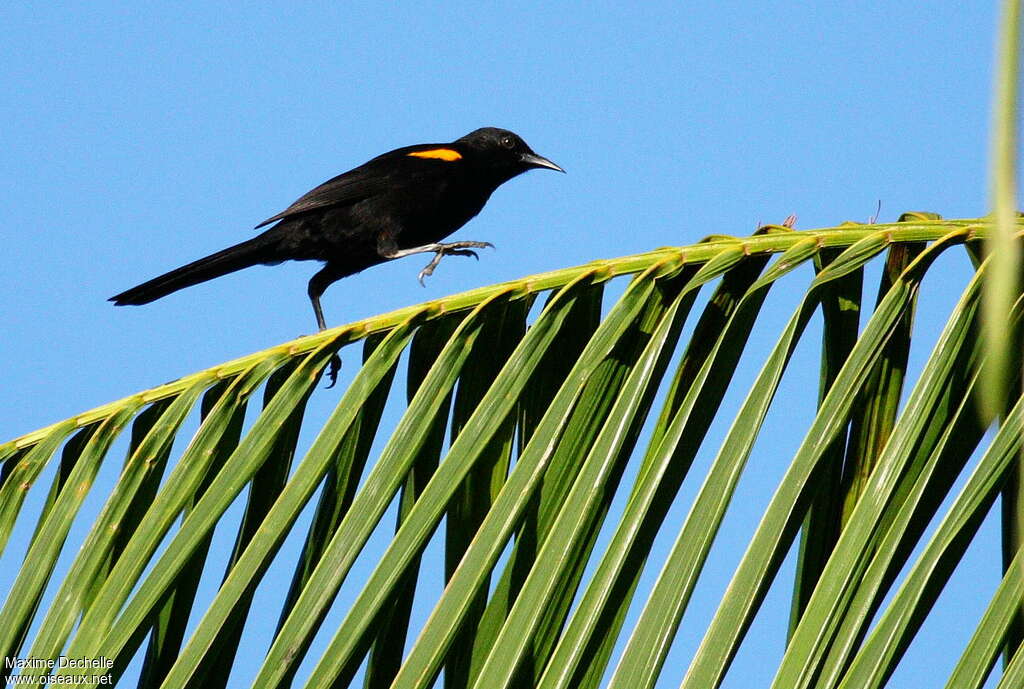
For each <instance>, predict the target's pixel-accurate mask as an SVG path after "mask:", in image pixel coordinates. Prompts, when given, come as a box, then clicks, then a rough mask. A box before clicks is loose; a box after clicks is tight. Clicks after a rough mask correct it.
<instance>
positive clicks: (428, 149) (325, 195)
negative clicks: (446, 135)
mask: <svg viewBox="0 0 1024 689" xmlns="http://www.w3.org/2000/svg"><path fill="white" fill-rule="evenodd" d="M532 168H548V169H550V170H558V171H559V172H565V171H564V170H562V168H560V167H559V166H557V165H555V164H554V163H553V162H551V161H550V160H548V159H547V158H543V157H541V156H539V155H537V154H536V153H534V152H533V151H532V150H531V149H530V147H529V146H527V145H526V142H525V141H523V140H522V139H521V138H520V137H519V136H517V135H516V134H514V133H512V132H510V131H507V130H505V129H496V128H494V127H485V128H483V129H477V130H476V131H473V132H470V133H469V134H467V135H466V136H464V137H462V138H461V139H456V140H455V141H452V142H451V143H447V144H420V145H418V146H406V147H405V148H398V149H395V150H394V151H391V152H389V153H385V154H383V155H380V156H377V157H376V158H374V159H373V160H371V161H369V162H367V163H364V164H363V165H360V166H359V167H357V168H355V169H354V170H349V171H348V172H346V173H344V174H341V175H338V176H337V177H335V178H334V179H331V180H328V181H326V182H324V183H323V184H321V185H320V186H318V187H316V188H315V189H313V190H312V191H310V192H308V193H307V194H305V195H304V196H302V197H301V198H300V199H299V200H297V201H296V202H295V203H293V204H292V205H291V206H289V207H288V208H287V209H285V210H284V211H282V212H280V213H278V214H277V215H275V216H273V217H272V218H268V219H266V220H264V221H263V222H261V223H260V224H259V225H257V226H256V227H257V228H260V227H263V226H265V225H269V224H271V223H277V224H275V225H274V226H273V227H271V228H270V229H268V230H266V231H264V232H263V233H262V234H260V235H258V236H256V237H253V238H252V239H249V240H247V241H244V242H242V243H241V244H236V245H235V246H232V247H228V248H227V249H224V250H223V251H218V252H217V253H215V254H211V255H210V256H207V257H206V258H201V259H199V260H198V261H193V262H192V263H189V264H188V265H185V266H182V267H181V268H176V269H175V270H172V271H171V272H169V273H165V274H164V275H161V276H160V277H156V278H153V279H152V280H149V281H148V282H144V283H142V284H141V285H138V286H137V287H132V288H131V289H129V290H127V291H124V292H122V293H121V294H118V295H117V296H114V297H111V298H110V301H112V302H114V303H115V304H117V305H123V304H148V303H149V302H151V301H154V300H156V299H159V298H160V297H163V296H166V295H168V294H170V293H171V292H176V291H178V290H179V289H182V288H184V287H189V286H191V285H195V284H198V283H200V282H205V281H207V280H212V279H213V278H216V277H220V276H221V275H225V274H227V273H231V272H234V271H236V270H240V269H242V268H248V267H249V266H253V265H257V264H270V265H273V264H277V263H280V262H282V261H288V260H297V261H323V262H324V264H325V265H324V267H323V268H321V269H320V271H319V272H318V273H316V275H314V276H313V278H312V279H311V280H310V281H309V289H308V292H309V299H310V301H311V302H312V303H313V312H314V313H315V314H316V323H317V326H318V327H319V328H320V330H323V329H324V328H326V327H327V325H326V323H325V322H324V315H323V310H322V309H321V308H320V295H322V294H323V293H324V290H326V289H327V287H328V286H329V285H330V284H331V283H333V282H335V281H337V280H340V279H341V278H343V277H347V276H349V275H352V274H354V273H358V272H359V271H361V270H364V269H366V268H369V267H370V266H374V265H377V264H378V263H383V262H384V261H390V260H392V259H395V258H402V257H403V256H409V255H412V254H422V253H433V254H434V258H433V259H432V260H431V261H430V263H428V264H427V266H426V267H425V268H424V269H423V270H422V271H420V274H419V279H420V282H421V283H422V282H423V278H424V277H426V276H428V275H430V274H431V273H433V272H434V268H436V267H437V264H438V263H439V262H440V261H441V258H442V257H444V256H445V255H446V254H451V255H454V256H474V257H475V256H476V252H474V251H473V249H479V248H484V247H489V246H492V245H491V244H490V243H488V242H472V241H462V242H451V243H448V244H441V243H440V242H441V240H442V239H444V238H445V237H447V236H448V235H450V234H451V233H452V232H454V231H455V230H457V229H459V228H460V227H462V226H463V225H464V224H466V222H467V221H468V220H469V219H470V218H472V217H473V216H475V215H476V214H477V213H479V212H480V209H482V208H483V207H484V204H485V203H486V202H487V199H488V198H490V196H491V193H492V192H494V190H495V189H497V188H498V187H499V186H501V185H502V184H504V183H505V182H507V181H508V180H510V179H512V178H513V177H515V176H516V175H519V174H521V173H523V172H526V171H527V170H530V169H532Z"/></svg>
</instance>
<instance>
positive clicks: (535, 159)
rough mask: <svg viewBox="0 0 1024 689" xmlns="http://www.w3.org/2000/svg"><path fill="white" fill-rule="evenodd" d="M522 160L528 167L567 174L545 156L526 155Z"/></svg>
mask: <svg viewBox="0 0 1024 689" xmlns="http://www.w3.org/2000/svg"><path fill="white" fill-rule="evenodd" d="M520 160H521V161H522V162H523V163H524V164H525V165H526V166H527V167H531V168H532V167H546V168H547V169H549V170H555V171H557V172H565V170H563V169H562V168H560V167H558V166H557V165H555V164H554V163H552V162H551V161H550V160H548V159H547V158H545V157H543V156H539V155H537V154H536V153H524V154H523V156H522V157H521V158H520Z"/></svg>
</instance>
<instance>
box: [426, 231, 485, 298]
mask: <svg viewBox="0 0 1024 689" xmlns="http://www.w3.org/2000/svg"><path fill="white" fill-rule="evenodd" d="M437 247H438V248H437V249H436V250H435V251H434V258H432V259H430V263H428V264H427V265H426V266H424V267H423V270H421V271H420V273H419V275H417V276H416V277H417V279H418V280H419V281H420V284H421V285H423V286H424V287H426V286H427V285H426V283H425V282H423V278H425V277H428V276H430V275H433V274H434V268H437V264H439V263H440V262H441V259H442V258H444V257H445V256H472V257H473V258H475V259H477V260H480V257H479V256H478V255H477V253H476V252H475V251H473V249H486V248H491V249H493V248H494V245H493V244H491V243H490V242H470V241H467V242H450V243H448V244H438V245H437Z"/></svg>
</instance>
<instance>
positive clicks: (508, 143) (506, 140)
mask: <svg viewBox="0 0 1024 689" xmlns="http://www.w3.org/2000/svg"><path fill="white" fill-rule="evenodd" d="M501 145H502V146H504V147H505V148H515V145H516V141H515V139H513V138H512V137H511V136H503V137H501Z"/></svg>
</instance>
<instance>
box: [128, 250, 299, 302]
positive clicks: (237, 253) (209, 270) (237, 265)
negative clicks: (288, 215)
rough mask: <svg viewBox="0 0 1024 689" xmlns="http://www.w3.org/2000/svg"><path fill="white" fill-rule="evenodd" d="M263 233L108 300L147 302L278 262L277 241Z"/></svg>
mask: <svg viewBox="0 0 1024 689" xmlns="http://www.w3.org/2000/svg"><path fill="white" fill-rule="evenodd" d="M268 234H269V233H264V234H261V235H259V236H258V237H253V238H252V239H249V240H247V241H244V242H242V243H241V244H235V245H234V246H229V247H228V248H227V249H224V250H223V251H218V252H217V253H215V254H210V255H209V256H207V257H205V258H201V259H199V260H198V261H193V262H192V263H189V264H188V265H185V266H182V267H180V268H175V269H174V270H172V271H170V272H169V273H164V274H163V275H161V276H159V277H155V278H153V279H152V280H147V281H146V282H143V283H142V284H141V285H136V286H135V287H132V288H131V289H129V290H125V291H124V292H121V293H120V294H117V295H115V296H113V297H111V298H110V299H109V300H108V301H112V302H114V303H115V304H116V305H118V306H123V305H125V304H148V303H149V302H151V301H156V300H157V299H159V298H160V297H165V296H167V295H168V294H170V293H171V292H177V291H178V290H179V289H184V288H185V287H191V286H192V285H197V284H199V283H200V282H206V281H207V280H212V279H213V278H216V277H220V276H221V275H227V274H228V273H233V272H235V271H236V270H241V269H242V268H248V267H249V266H254V265H257V264H260V263H274V262H277V260H279V259H277V258H276V256H275V254H276V252H275V248H276V245H277V240H276V238H275V237H273V236H267V235H268Z"/></svg>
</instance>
